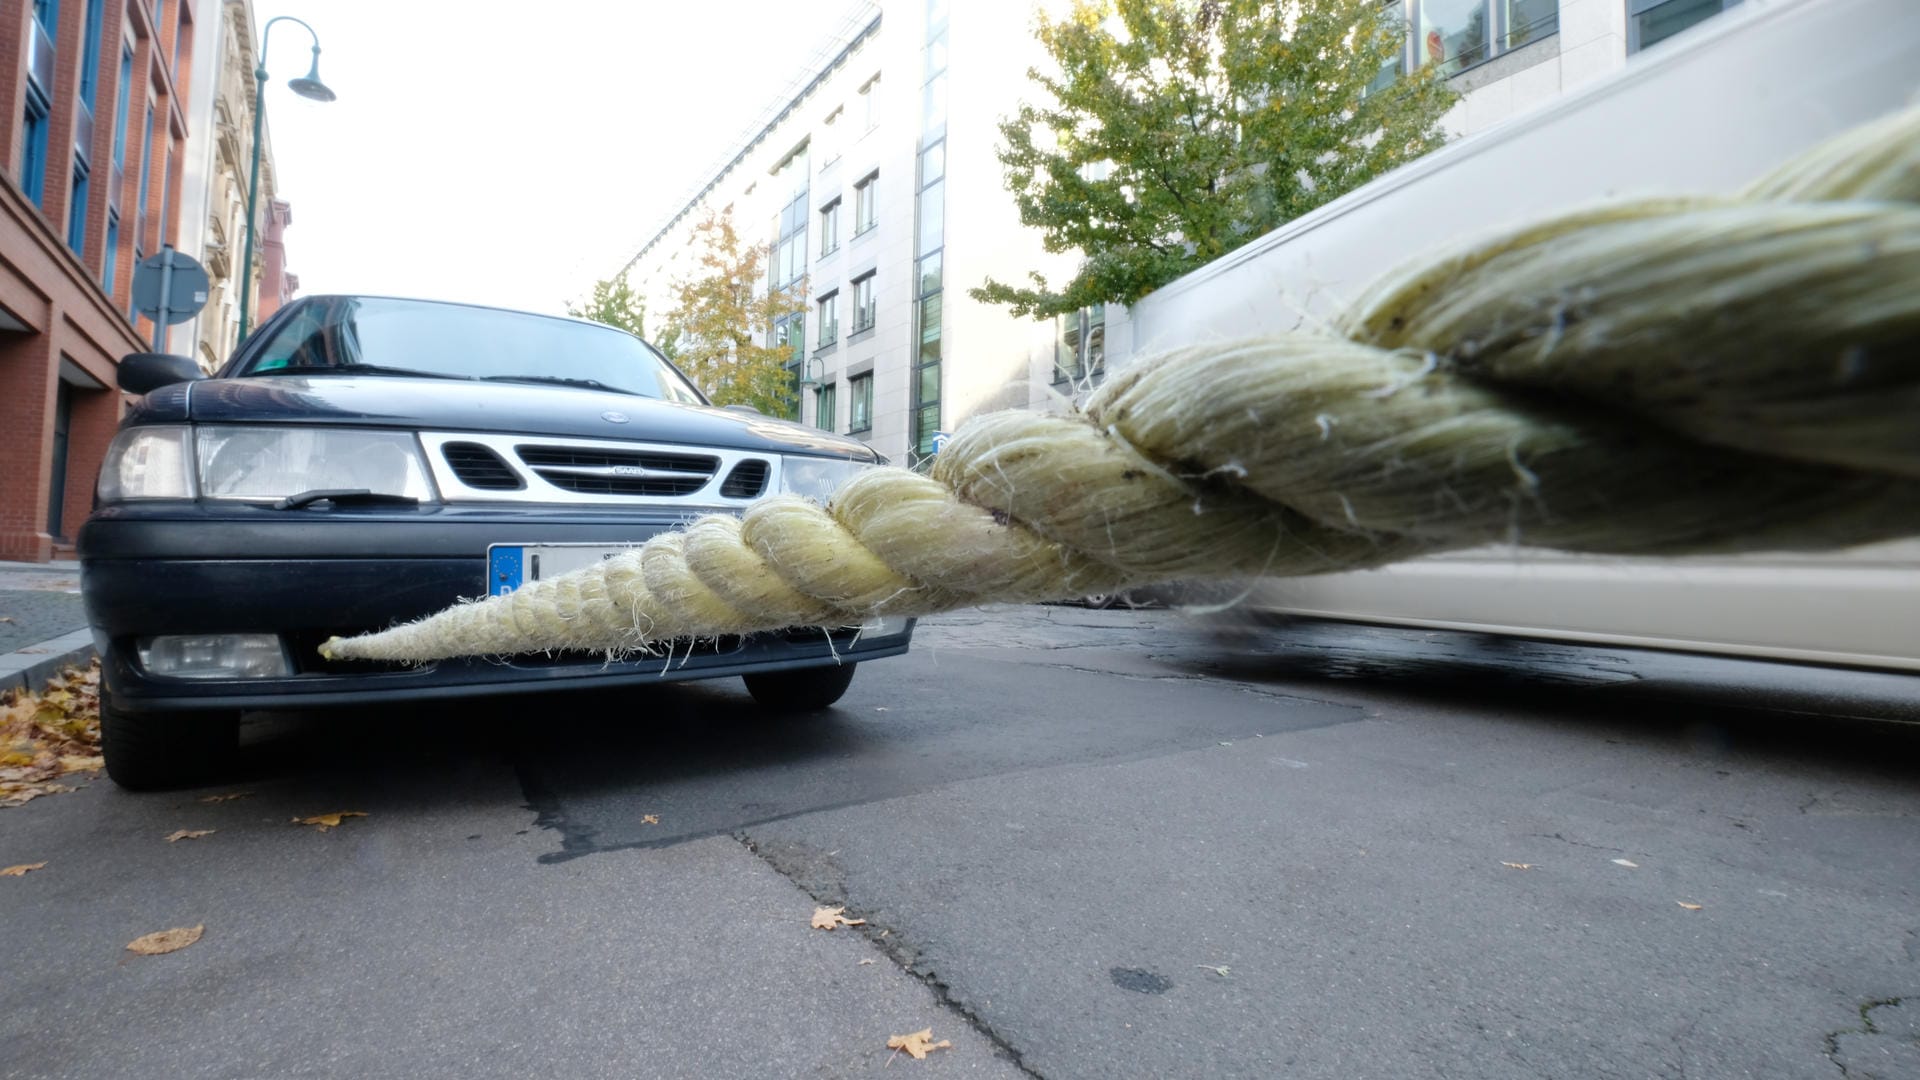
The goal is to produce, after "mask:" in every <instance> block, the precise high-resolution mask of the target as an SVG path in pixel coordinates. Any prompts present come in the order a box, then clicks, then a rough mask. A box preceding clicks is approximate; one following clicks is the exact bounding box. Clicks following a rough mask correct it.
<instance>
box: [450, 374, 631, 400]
mask: <svg viewBox="0 0 1920 1080" xmlns="http://www.w3.org/2000/svg"><path fill="white" fill-rule="evenodd" d="M481 378H483V379H485V380H486V381H487V382H530V383H552V384H553V385H555V386H581V387H585V388H586V389H588V390H605V391H607V392H609V393H614V394H628V395H631V396H633V397H646V396H647V395H645V394H642V393H641V392H640V391H638V390H627V389H624V388H622V387H618V386H608V385H607V384H606V383H603V382H601V381H600V380H599V379H570V378H568V377H567V376H565V375H483V376H481Z"/></svg>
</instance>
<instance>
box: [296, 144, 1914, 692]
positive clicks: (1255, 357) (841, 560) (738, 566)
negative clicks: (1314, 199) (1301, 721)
mask: <svg viewBox="0 0 1920 1080" xmlns="http://www.w3.org/2000/svg"><path fill="white" fill-rule="evenodd" d="M1915 534H1920V108H1912V109H1907V110H1905V111H1902V112H1899V113H1895V114H1893V115H1891V116H1888V117H1885V118H1883V119H1881V120H1878V121H1876V122H1874V123H1871V124H1868V125H1865V126H1863V127H1860V128H1857V129H1854V130H1852V131H1849V132H1846V133H1844V134H1842V135H1840V136H1839V137H1837V138H1835V139H1832V140H1830V141H1829V142H1827V143H1824V144H1822V145H1820V146H1817V147H1815V148H1814V149H1812V150H1811V151H1809V152H1807V153H1805V154H1803V155H1801V156H1800V157H1798V158H1796V159H1794V160H1792V161H1790V162H1788V163H1787V164H1786V165H1784V166H1782V167H1780V168H1779V169H1777V170H1775V171H1774V172H1773V173H1771V174H1769V175H1768V176H1766V177H1764V178H1762V179H1761V180H1759V181H1758V182H1757V183H1755V184H1753V185H1751V186H1750V187H1749V188H1748V189H1747V190H1745V191H1743V192H1741V193H1739V194H1738V195H1735V196H1731V197H1701V198H1695V199H1658V200H1645V201H1638V202H1624V203H1617V204H1610V205H1603V206H1598V207H1593V208H1588V209H1584V210H1578V211H1575V212H1572V213H1568V214H1565V215H1562V216H1560V217H1557V218H1553V219H1549V220H1546V221H1542V222H1538V223H1536V224H1533V225H1530V226H1526V227H1524V228H1520V229H1516V230H1513V231H1511V232H1508V233H1505V234H1503V235H1499V236H1496V237H1493V238H1491V239H1483V240H1481V241H1478V242H1476V243H1473V244H1471V245H1468V246H1463V247H1460V248H1457V249H1454V250H1452V251H1448V252H1445V253H1443V254H1440V255H1438V256H1431V257H1427V258H1424V259H1420V260H1417V261H1414V262H1411V263H1409V264H1407V265H1405V266H1403V267H1402V268H1400V269H1398V270H1396V271H1393V272H1391V273H1389V274H1388V275H1386V276H1385V277H1384V278H1382V279H1381V280H1380V281H1379V282H1377V283H1375V284H1374V285H1373V286H1372V287H1371V288H1370V289H1369V290H1368V291H1367V292H1366V293H1365V294H1364V295H1363V296H1362V297H1361V298H1360V299H1359V301H1358V302H1356V303H1355V304H1353V305H1352V306H1350V307H1349V308H1348V309H1347V310H1346V311H1345V312H1344V313H1343V314H1341V315H1340V316H1338V317H1337V318H1336V319H1335V320H1334V321H1333V323H1332V325H1331V327H1330V328H1329V329H1328V330H1325V331H1321V332H1306V333H1291V334H1285V335H1280V336H1273V337H1260V338H1253V339H1248V340H1243V341H1237V342H1227V343H1223V344H1217V345H1206V346H1199V347H1194V348H1187V349H1179V350H1175V351H1173V352H1169V353H1165V354H1162V355H1159V356H1156V357H1152V358H1149V359H1143V360H1142V361H1140V362H1138V363H1135V364H1133V365H1130V366H1128V367H1126V368H1123V369H1122V370H1120V371H1117V372H1115V373H1114V374H1113V375H1112V376H1111V377H1110V378H1109V380H1108V382H1107V383H1106V385H1104V386H1102V387H1101V388H1100V389H1099V390H1098V391H1097V392H1096V393H1094V394H1093V396H1092V397H1091V399H1090V400H1089V401H1088V402H1087V404H1086V406H1085V408H1084V410H1082V411H1077V412H1073V413H1069V414H1065V415H1046V414H1040V413H1031V412H1018V411H1016V412H1004V413H996V414H992V415H988V416H982V417H979V418H977V419H975V420H973V421H970V422H969V423H967V424H966V425H965V426H963V427H962V428H961V430H960V431H959V432H958V433H956V434H955V436H954V437H953V439H952V440H951V441H949V442H948V443H947V445H946V447H945V448H944V449H943V450H942V451H941V453H940V455H939V456H938V457H937V458H936V459H935V461H934V465H933V469H932V473H931V475H921V474H918V473H914V472H911V471H908V470H905V469H898V468H878V469H873V470H870V471H868V472H865V473H863V474H861V475H860V476H859V477H858V478H856V479H855V480H853V481H852V482H850V483H848V484H847V485H846V486H845V487H844V488H842V489H841V490H840V491H839V492H838V493H837V494H836V495H835V496H834V497H833V498H832V499H831V500H830V501H829V502H828V504H827V505H826V506H820V505H816V504H815V503H812V502H809V501H806V500H804V499H799V498H795V497H792V496H777V497H772V498H767V499H762V500H760V501H758V502H756V503H755V504H753V506H751V507H750V508H749V509H748V510H747V511H746V513H745V515H744V516H742V517H739V518H734V517H730V516H723V515H710V516H706V517H701V518H699V519H697V520H695V521H693V522H692V523H690V524H688V525H687V526H686V527H685V528H683V529H679V530H675V531H672V532H668V533H663V534H661V535H658V536H655V537H654V538H652V539H651V540H649V541H647V543H646V544H644V545H643V546H641V547H639V548H637V549H635V550H634V551H632V552H630V553H627V554H624V555H621V556H619V557H616V558H613V559H610V560H607V561H606V562H604V563H601V564H598V565H596V566H593V567H590V568H588V569H585V570H581V571H577V572H575V573H572V574H567V575H565V576H562V577H556V578H552V579H549V580H546V581H540V582H535V583H533V584H531V585H528V586H526V587H524V588H521V589H519V590H518V591H516V592H513V593H511V594H508V595H506V596H498V597H492V598H489V599H486V600H483V601H479V602H475V603H467V604H461V605H458V606H456V607H454V608H451V609H449V610H447V611H443V612H440V613H438V614H435V615H431V616H428V617H426V618H424V619H421V620H419V621H417V622H414V623H410V624H407V625H403V626H398V627H395V628H393V629H390V630H386V631H382V632H379V633H372V634H366V635H362V636H359V637H354V638H348V639H341V638H334V639H332V640H330V641H328V642H327V643H326V644H325V645H323V646H322V647H321V652H322V654H323V655H325V656H327V657H330V658H334V659H369V660H398V661H427V660H435V659H440V658H444V657H454V656H492V655H505V654H512V653H525V652H540V651H549V650H561V649H581V650H596V651H606V652H608V653H612V654H625V653H632V652H637V651H639V652H645V651H663V650H665V649H668V648H671V647H673V646H674V644H675V643H676V642H679V641H682V640H684V639H698V638H710V637H715V636H719V635H726V634H748V633H754V632H758V631H771V630H781V629H786V628H789V627H804V626H818V627H839V626H855V625H859V624H861V623H864V622H866V621H868V620H870V619H872V618H874V617H876V616H881V615H929V614H933V613H936V612H940V611H947V610H950V609H953V608H959V607H965V606H970V605H974V604H981V603H990V602H1007V601H1011V602H1023V601H1039V600H1054V599H1066V598H1071V597H1077V596H1083V595H1087V594H1089V593H1101V592H1111V591H1114V590H1117V589H1121V588H1126V587H1129V586H1136V585H1144V584H1150V583H1155V582H1163V581H1172V580H1182V579H1197V578H1230V577H1245V576H1252V575H1274V576H1284V575H1298V574H1318V573H1326V572H1330V571H1336V570H1352V569H1359V568H1364V567H1372V566H1380V565H1383V564H1386V563H1390V562H1394V561H1397V560H1401V559H1406V558H1411V557H1413V556H1417V555H1424V554H1430V553H1433V552H1437V551H1444V550H1448V549H1454V548H1463V547H1471V546H1475V545H1480V544H1487V543H1524V544H1528V545H1532V546H1537V547H1550V548H1559V549H1562V550H1567V551H1576V552H1591V553H1607V554H1632V555H1689V554H1700V553H1714V552H1739V551H1763V550H1775V551H1777V550H1808V551H1811V550H1828V549H1834V548H1842V547H1849V546H1852V545H1856V544H1861V543H1867V542H1871V541H1876V540H1885V539H1891V538H1895V537H1901V536H1910V535H1915Z"/></svg>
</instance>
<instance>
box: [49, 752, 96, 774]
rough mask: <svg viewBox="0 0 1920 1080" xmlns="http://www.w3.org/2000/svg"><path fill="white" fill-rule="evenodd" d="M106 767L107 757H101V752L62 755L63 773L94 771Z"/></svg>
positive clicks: (61, 765) (61, 766)
mask: <svg viewBox="0 0 1920 1080" xmlns="http://www.w3.org/2000/svg"><path fill="white" fill-rule="evenodd" d="M106 767H107V759H106V758H103V757H101V756H100V755H99V754H61V755H60V771H61V772H63V773H70V772H92V771H94V770H95V769H104V768H106Z"/></svg>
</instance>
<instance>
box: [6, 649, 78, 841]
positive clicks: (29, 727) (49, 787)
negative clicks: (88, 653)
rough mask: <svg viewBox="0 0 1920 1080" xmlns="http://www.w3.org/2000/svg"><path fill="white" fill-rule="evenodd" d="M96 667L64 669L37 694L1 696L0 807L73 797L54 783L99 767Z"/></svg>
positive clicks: (16, 691)
mask: <svg viewBox="0 0 1920 1080" xmlns="http://www.w3.org/2000/svg"><path fill="white" fill-rule="evenodd" d="M99 754H100V665H99V663H98V662H97V661H96V662H94V663H92V664H89V665H87V666H86V667H84V668H78V667H68V668H63V669H61V671H60V673H59V674H57V675H55V676H54V677H53V678H52V679H49V680H48V681H47V685H46V688H45V689H44V690H42V691H41V692H39V693H29V692H27V691H25V690H21V689H17V688H16V689H13V690H8V691H5V692H4V693H0V806H20V805H22V804H25V803H29V802H32V801H33V800H34V799H37V798H39V797H40V796H42V795H53V794H56V793H58V792H62V791H72V790H73V789H72V788H71V787H69V786H67V785H66V784H61V783H57V782H56V781H57V780H58V779H59V778H60V777H62V776H65V775H67V774H68V773H76V772H92V771H94V770H96V769H99V768H100V767H101V762H100V757H99Z"/></svg>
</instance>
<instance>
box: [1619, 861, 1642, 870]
mask: <svg viewBox="0 0 1920 1080" xmlns="http://www.w3.org/2000/svg"><path fill="white" fill-rule="evenodd" d="M1613 865H1615V866H1624V867H1626V868H1627V869H1629V870H1638V869H1640V864H1639V863H1637V862H1634V861H1633V860H1632V859H1615V860H1613Z"/></svg>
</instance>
